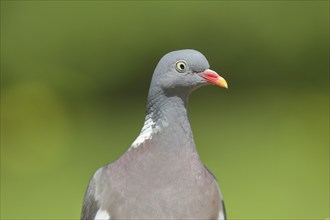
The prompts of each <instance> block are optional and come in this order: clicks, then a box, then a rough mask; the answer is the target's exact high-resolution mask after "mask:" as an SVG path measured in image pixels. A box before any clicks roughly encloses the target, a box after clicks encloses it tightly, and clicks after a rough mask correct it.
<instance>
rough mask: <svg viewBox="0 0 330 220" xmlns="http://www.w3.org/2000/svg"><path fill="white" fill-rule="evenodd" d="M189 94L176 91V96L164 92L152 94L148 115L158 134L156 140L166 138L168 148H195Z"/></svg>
mask: <svg viewBox="0 0 330 220" xmlns="http://www.w3.org/2000/svg"><path fill="white" fill-rule="evenodd" d="M188 97H189V94H188V93H187V92H184V91H183V92H180V91H175V95H173V94H169V93H168V94H166V93H164V91H158V92H157V93H155V92H153V93H150V94H149V96H148V106H147V115H148V116H149V117H150V118H151V119H152V121H153V122H154V123H155V127H157V129H156V130H158V133H159V134H157V135H156V136H155V138H160V139H161V138H164V139H166V140H163V141H162V142H163V143H166V145H167V146H168V147H190V148H195V143H194V140H193V134H192V131H191V127H190V123H189V119H188V114H187V105H188Z"/></svg>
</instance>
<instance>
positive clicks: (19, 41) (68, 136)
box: [1, 1, 329, 219]
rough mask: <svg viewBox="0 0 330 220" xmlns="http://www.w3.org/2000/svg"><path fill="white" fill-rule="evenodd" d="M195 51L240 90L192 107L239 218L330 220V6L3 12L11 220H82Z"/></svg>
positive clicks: (6, 8)
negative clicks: (161, 77) (174, 65)
mask: <svg viewBox="0 0 330 220" xmlns="http://www.w3.org/2000/svg"><path fill="white" fill-rule="evenodd" d="M184 48H194V49H197V50H199V51H201V52H202V53H204V54H205V56H206V57H207V58H208V60H209V62H210V64H211V67H212V69H214V70H216V71H217V72H219V73H220V75H222V76H223V77H224V78H225V79H227V81H228V83H229V90H224V89H220V88H216V87H215V86H209V87H203V88H201V89H199V90H198V91H196V92H195V93H193V94H192V96H191V98H190V103H189V114H190V120H191V124H192V127H193V131H194V136H195V140H196V144H197V148H198V151H199V153H200V155H201V158H202V160H203V162H204V163H205V164H206V165H207V166H208V167H209V169H210V170H212V171H213V173H214V174H215V175H216V176H217V178H218V180H219V183H220V186H221V189H222V192H223V195H224V198H225V202H226V207H227V213H228V217H229V218H230V219H324V218H326V217H329V2H328V1H265V2H262V1H220V2H215V1H203V2H197V1H180V2H173V1H168V2H167V1H164V2H149V1H145V2H134V1H127V2H120V1H67V2H66V1H1V219H27V218H29V219H77V218H79V216H80V210H81V205H82V200H83V196H84V192H85V189H86V186H87V183H88V181H89V178H90V177H91V175H92V174H93V172H94V171H95V170H96V169H97V168H99V167H100V166H103V165H104V164H106V163H108V162H110V161H113V160H115V159H116V158H118V157H119V156H120V155H121V154H122V153H123V152H125V151H126V150H127V148H128V147H129V146H130V144H131V143H132V142H133V141H134V139H135V138H136V136H137V135H138V134H139V131H140V129H141V127H142V124H143V120H144V116H145V106H146V96H147V92H148V87H149V82H150V79H151V75H152V72H153V70H154V68H155V66H156V64H157V62H158V60H159V59H160V58H161V57H162V56H163V55H164V54H165V53H167V52H169V51H172V50H177V49H184Z"/></svg>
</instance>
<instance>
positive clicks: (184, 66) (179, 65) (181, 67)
mask: <svg viewBox="0 0 330 220" xmlns="http://www.w3.org/2000/svg"><path fill="white" fill-rule="evenodd" d="M175 69H176V71H178V72H180V73H183V72H185V71H186V70H187V64H186V62H185V61H183V60H179V61H178V62H176V64H175Z"/></svg>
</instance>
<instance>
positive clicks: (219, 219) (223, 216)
mask: <svg viewBox="0 0 330 220" xmlns="http://www.w3.org/2000/svg"><path fill="white" fill-rule="evenodd" d="M218 220H226V219H225V214H224V213H223V208H222V209H220V211H219V214H218Z"/></svg>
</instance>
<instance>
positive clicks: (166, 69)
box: [150, 49, 228, 94]
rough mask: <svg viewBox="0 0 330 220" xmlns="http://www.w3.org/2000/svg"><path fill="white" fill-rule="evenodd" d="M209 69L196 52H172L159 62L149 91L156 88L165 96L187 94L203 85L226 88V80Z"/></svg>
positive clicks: (203, 57)
mask: <svg viewBox="0 0 330 220" xmlns="http://www.w3.org/2000/svg"><path fill="white" fill-rule="evenodd" d="M209 68H210V65H209V63H208V61H207V59H206V58H205V56H204V55H203V54H201V53H200V52H198V51H196V50H188V49H187V50H177V51H172V52H170V53H168V54H166V55H165V56H163V57H162V58H161V60H160V61H159V63H158V65H157V67H156V69H155V71H154V74H153V78H152V81H151V87H150V89H153V88H154V89H155V88H157V90H159V89H160V90H162V91H163V92H165V93H166V94H176V93H179V92H184V93H185V94H189V93H190V92H191V91H193V90H195V89H196V88H198V87H200V86H203V85H211V84H214V85H217V86H220V87H224V88H228V85H227V82H226V80H225V79H224V78H222V77H221V76H219V74H218V73H216V72H215V71H213V70H211V69H209Z"/></svg>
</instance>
